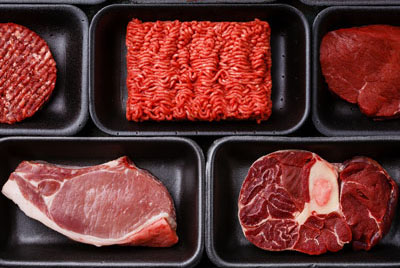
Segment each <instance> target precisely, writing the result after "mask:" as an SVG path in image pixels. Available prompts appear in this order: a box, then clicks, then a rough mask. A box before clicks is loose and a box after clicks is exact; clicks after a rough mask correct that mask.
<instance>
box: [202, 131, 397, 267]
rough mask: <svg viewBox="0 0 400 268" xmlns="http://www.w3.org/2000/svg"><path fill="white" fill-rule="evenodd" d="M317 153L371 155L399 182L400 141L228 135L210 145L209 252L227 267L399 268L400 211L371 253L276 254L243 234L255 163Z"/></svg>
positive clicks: (336, 157) (334, 158)
mask: <svg viewBox="0 0 400 268" xmlns="http://www.w3.org/2000/svg"><path fill="white" fill-rule="evenodd" d="M285 149H300V150H308V151H312V152H314V153H316V154H319V155H320V156H321V157H322V158H324V159H326V160H327V161H329V162H332V163H340V162H344V161H345V160H348V159H351V158H352V157H354V156H357V155H361V156H367V157H371V158H373V159H374V160H376V161H377V162H378V163H380V164H381V165H382V166H383V168H385V169H386V170H387V172H388V173H389V174H390V175H391V176H392V178H393V179H394V180H396V182H397V184H399V179H400V156H399V154H398V151H399V150H400V139H399V138H398V137H397V138H396V137H384V138H382V137H381V138H371V137H368V138H351V137H350V138H349V137H347V138H344V137H340V138H294V137H293V138H287V137H259V136H255V137H249V136H244V137H227V138H222V139H219V140H217V141H215V142H214V144H213V145H212V146H211V147H210V150H209V152H208V158H207V167H206V174H207V175H206V204H207V205H206V238H205V239H206V251H207V255H208V256H209V258H210V260H211V261H212V262H213V263H214V264H216V265H218V266H224V267H228V266H229V267H399V266H400V254H399V252H400V239H399V237H400V228H399V225H400V215H399V214H400V213H399V210H400V208H399V206H398V207H397V212H396V216H395V218H394V220H393V222H392V226H391V229H390V232H389V233H388V234H387V235H386V236H385V237H384V238H383V240H381V241H380V242H379V244H378V245H376V246H375V247H374V248H372V249H371V250H370V251H368V252H367V251H353V250H352V249H351V246H349V245H346V246H345V248H344V249H342V250H341V251H339V252H336V253H331V252H330V253H325V254H322V255H319V256H310V255H307V254H304V253H299V252H294V251H281V252H272V251H264V250H262V249H259V248H257V247H256V246H254V245H253V244H251V243H250V242H249V241H247V240H246V238H245V237H244V235H243V232H242V229H241V227H240V224H239V219H238V198H239V192H240V188H241V186H242V183H243V180H244V179H245V177H246V176H247V172H248V170H249V168H250V166H251V165H252V163H253V162H254V161H256V160H257V159H258V158H259V157H261V156H263V155H266V154H269V153H272V152H274V151H277V150H285Z"/></svg>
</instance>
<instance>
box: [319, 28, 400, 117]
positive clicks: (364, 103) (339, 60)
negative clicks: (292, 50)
mask: <svg viewBox="0 0 400 268" xmlns="http://www.w3.org/2000/svg"><path fill="white" fill-rule="evenodd" d="M320 62H321V68H322V73H323V75H324V77H325V80H326V82H327V83H328V86H329V88H330V90H331V91H333V92H334V93H336V94H337V95H338V96H339V97H341V98H342V99H344V100H346V101H348V102H351V103H356V104H358V106H359V107H360V110H361V112H362V113H364V114H365V115H367V116H370V117H374V118H378V119H387V118H392V117H398V116H400V76H399V75H398V73H399V71H400V27H394V26H389V25H370V26H364V27H355V28H348V29H339V30H336V31H331V32H329V33H327V34H326V35H325V36H324V38H323V39H322V43H321V47H320Z"/></svg>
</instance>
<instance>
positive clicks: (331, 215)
mask: <svg viewBox="0 0 400 268" xmlns="http://www.w3.org/2000/svg"><path fill="white" fill-rule="evenodd" d="M337 176H338V174H337V171H336V169H335V167H334V166H333V165H331V164H329V163H328V162H326V161H325V160H323V159H321V158H320V157H319V156H318V155H316V154H314V153H311V152H306V151H278V152H274V153H271V154H269V155H267V156H264V157H261V158H260V159H258V160H257V161H256V162H254V164H253V165H252V166H251V167H250V170H249V172H248V175H247V177H246V179H245V180H244V182H243V185H242V189H241V191H240V195H239V220H240V224H241V226H242V229H243V232H244V235H245V237H246V238H247V239H248V240H249V241H250V242H252V243H253V244H254V245H256V246H257V247H260V248H262V249H266V250H273V251H280V250H288V249H291V250H296V251H300V252H304V253H308V254H321V253H324V252H326V251H338V250H340V249H341V248H342V247H343V245H344V244H346V243H349V242H350V241H351V230H350V228H349V226H348V225H347V224H346V221H345V219H344V216H343V214H342V212H341V210H340V206H339V186H338V181H337Z"/></svg>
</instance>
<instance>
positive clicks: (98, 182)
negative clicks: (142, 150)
mask: <svg viewBox="0 0 400 268" xmlns="http://www.w3.org/2000/svg"><path fill="white" fill-rule="evenodd" d="M2 193H3V194H4V195H5V196H7V197H8V198H9V199H11V200H13V201H14V202H15V203H16V204H17V205H18V206H19V207H20V209H21V210H22V211H23V212H24V213H25V214H26V215H28V216H29V217H31V218H34V219H36V220H38V221H40V222H42V223H43V224H45V225H46V226H48V227H50V228H51V229H53V230H55V231H58V232H60V233H62V234H64V235H66V236H67V237H69V238H71V239H73V240H76V241H79V242H82V243H87V244H93V245H96V246H104V245H113V244H125V245H140V246H151V247H168V246H172V245H173V244H175V243H177V241H178V237H177V235H176V232H175V230H176V217H175V209H174V204H173V201H172V198H171V196H170V194H169V193H168V191H167V189H166V188H165V186H164V185H163V184H162V183H161V182H160V181H159V180H157V179H156V178H155V177H154V176H152V175H151V174H150V173H149V172H147V171H144V170H141V169H139V168H137V167H136V166H135V165H134V164H133V163H132V162H131V161H130V160H129V159H128V158H127V157H121V158H118V159H116V160H114V161H110V162H108V163H104V164H101V165H97V166H92V167H66V166H59V165H53V164H49V163H46V162H32V161H23V162H21V163H20V164H19V166H18V167H17V169H16V170H15V171H14V172H13V173H12V174H11V175H10V178H9V179H8V181H7V182H6V184H5V185H4V186H3V189H2Z"/></svg>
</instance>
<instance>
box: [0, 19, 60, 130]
mask: <svg viewBox="0 0 400 268" xmlns="http://www.w3.org/2000/svg"><path fill="white" fill-rule="evenodd" d="M56 77H57V69H56V62H55V61H54V59H53V56H52V55H51V52H50V49H49V47H48V46H47V44H46V42H45V41H44V40H43V39H42V38H40V36H38V35H37V34H36V33H34V32H33V31H31V30H29V29H28V28H26V27H24V26H21V25H17V24H14V23H0V122H1V123H8V124H13V123H15V122H19V121H21V120H23V119H25V118H27V117H30V116H32V115H33V114H34V113H35V112H36V111H37V110H38V109H39V108H40V107H41V106H42V105H43V103H44V102H45V101H47V100H48V98H49V97H50V94H51V92H52V91H53V89H54V86H55V84H56Z"/></svg>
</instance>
